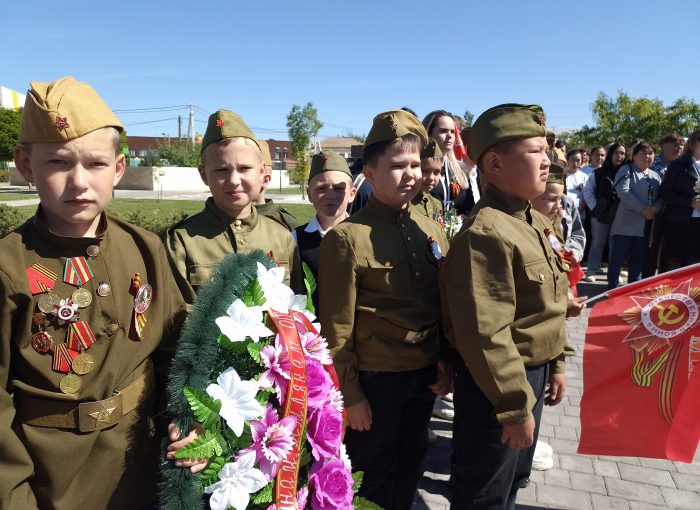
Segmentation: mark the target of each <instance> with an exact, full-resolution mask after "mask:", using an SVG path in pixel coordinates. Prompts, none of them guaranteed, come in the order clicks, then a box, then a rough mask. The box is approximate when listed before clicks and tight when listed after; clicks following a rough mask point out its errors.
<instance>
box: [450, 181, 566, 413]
mask: <svg viewBox="0 0 700 510" xmlns="http://www.w3.org/2000/svg"><path fill="white" fill-rule="evenodd" d="M548 229H551V223H550V222H549V220H548V219H547V218H546V217H545V216H543V215H542V214H540V213H538V212H537V211H535V210H534V209H532V208H531V206H530V203H529V202H524V201H522V200H518V199H515V198H512V197H510V196H508V195H506V194H504V193H502V192H501V191H499V190H498V189H496V188H494V187H493V186H489V187H488V189H487V192H486V193H485V195H484V196H483V197H482V199H481V201H480V202H479V203H478V204H477V205H476V206H475V208H474V209H473V211H472V213H471V214H470V215H469V217H468V218H467V220H466V222H465V226H464V227H463V229H462V232H461V233H460V234H459V235H458V236H457V237H456V238H455V239H454V240H453V241H452V245H451V248H450V253H449V255H448V257H447V260H446V262H445V265H444V267H443V270H442V272H441V274H440V291H441V297H442V302H443V318H444V321H443V325H444V328H445V333H446V335H447V337H448V339H449V342H450V344H451V345H452V346H453V347H454V348H456V349H457V350H458V351H459V353H460V354H461V356H462V359H463V360H464V363H465V365H466V366H467V367H468V369H469V371H470V373H471V374H472V376H473V378H474V380H475V381H476V383H477V384H478V385H479V388H480V389H481V391H482V392H483V393H484V395H485V396H486V397H487V398H488V399H489V401H490V402H491V403H492V404H493V406H494V409H495V412H496V417H497V418H498V420H499V422H501V423H503V424H519V423H523V422H525V421H526V420H527V419H528V418H529V416H530V415H531V410H532V408H533V406H534V404H535V397H534V394H533V392H532V388H531V387H530V385H529V384H528V381H527V378H526V375H525V367H527V366H536V365H540V364H543V363H547V362H550V363H551V365H552V369H553V373H563V372H564V352H565V344H566V335H565V329H564V320H565V316H566V309H567V287H568V280H567V277H566V269H565V267H564V266H563V265H562V263H561V261H560V260H559V257H557V255H556V253H555V252H554V250H553V248H552V246H551V244H550V241H549V239H548V238H547V235H546V234H545V231H548Z"/></svg>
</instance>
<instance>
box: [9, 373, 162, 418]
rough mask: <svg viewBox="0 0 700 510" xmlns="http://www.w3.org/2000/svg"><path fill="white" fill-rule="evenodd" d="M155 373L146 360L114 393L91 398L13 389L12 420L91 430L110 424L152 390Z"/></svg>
mask: <svg viewBox="0 0 700 510" xmlns="http://www.w3.org/2000/svg"><path fill="white" fill-rule="evenodd" d="M154 387H155V376H154V373H153V364H152V363H151V362H150V360H149V361H148V362H147V366H146V369H145V371H144V372H143V374H141V375H140V376H139V377H138V378H137V379H136V380H135V381H134V382H132V383H131V384H129V385H128V386H127V387H126V388H124V389H123V390H120V391H117V392H116V393H115V395H114V396H112V397H110V398H106V399H104V400H97V401H95V402H80V403H77V405H76V402H65V401H61V400H50V399H45V398H41V397H35V396H32V395H26V394H24V393H21V392H15V394H14V404H15V409H17V416H16V418H15V419H16V420H17V421H19V422H20V423H26V424H28V425H33V426H35V427H51V428H60V429H78V430H80V432H92V431H94V430H102V429H105V428H108V427H112V426H114V425H116V424H117V423H119V421H120V420H121V419H122V418H123V417H124V416H126V415H127V414H129V413H130V412H131V411H133V410H134V409H136V408H137V407H138V406H139V404H140V403H141V402H142V401H143V400H145V398H146V397H148V395H149V394H150V393H151V392H152V391H153V388H154Z"/></svg>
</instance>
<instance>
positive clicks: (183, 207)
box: [0, 194, 314, 224]
mask: <svg viewBox="0 0 700 510" xmlns="http://www.w3.org/2000/svg"><path fill="white" fill-rule="evenodd" d="M0 196H3V195H2V194H0ZM203 207H204V202H203V201H200V200H153V199H151V200H149V199H134V198H115V199H114V200H112V202H111V203H110V205H109V207H108V208H107V211H108V212H109V213H111V214H115V215H118V216H125V217H128V216H129V215H131V214H133V213H141V214H143V215H145V216H149V217H161V218H169V217H172V216H179V215H180V213H181V212H185V213H187V214H188V215H192V214H194V213H197V212H199V211H201V210H202V208H203ZM284 208H285V209H287V210H288V211H289V212H290V213H292V214H293V215H294V216H296V217H297V219H298V220H299V221H300V222H301V223H302V224H303V223H307V222H308V221H309V220H310V219H311V218H312V217H313V215H314V208H313V206H312V205H311V204H285V205H284ZM17 209H18V210H19V211H20V212H21V213H22V214H23V215H24V216H25V217H29V216H31V215H32V214H34V211H36V206H35V205H25V206H21V207H18V208H17Z"/></svg>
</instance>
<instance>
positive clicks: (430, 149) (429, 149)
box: [420, 138, 442, 158]
mask: <svg viewBox="0 0 700 510" xmlns="http://www.w3.org/2000/svg"><path fill="white" fill-rule="evenodd" d="M420 157H421V158H441V157H442V151H441V150H440V146H439V145H438V143H437V142H436V141H435V138H428V145H426V146H425V148H424V149H423V150H422V151H420Z"/></svg>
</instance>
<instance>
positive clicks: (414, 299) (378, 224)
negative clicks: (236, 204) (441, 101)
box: [319, 110, 451, 510]
mask: <svg viewBox="0 0 700 510" xmlns="http://www.w3.org/2000/svg"><path fill="white" fill-rule="evenodd" d="M427 142H428V136H427V133H426V132H425V129H424V128H423V126H422V125H421V123H420V121H419V120H418V119H417V118H416V117H415V116H414V115H412V114H410V113H407V112H405V111H401V110H392V111H388V112H384V113H381V114H379V115H377V116H376V117H375V118H374V122H373V124H372V128H371V130H370V132H369V134H368V135H367V140H366V141H365V145H364V151H363V158H362V159H363V161H364V164H365V167H364V173H365V175H366V177H367V180H368V181H369V183H370V184H371V185H372V190H373V191H372V195H371V196H370V198H369V201H368V203H367V206H366V207H364V208H363V209H361V210H360V211H358V212H356V213H355V214H354V215H352V216H350V218H348V219H347V220H345V221H344V222H342V223H340V224H339V225H337V226H336V227H335V228H334V229H332V230H331V231H329V232H328V233H327V234H326V235H325V237H324V238H323V241H322V242H321V254H320V262H319V287H320V298H321V310H320V319H321V326H322V331H323V333H324V335H325V336H326V338H327V340H328V344H329V347H330V348H331V353H332V355H333V360H334V363H335V367H336V370H337V372H338V377H339V380H340V387H341V391H342V393H343V399H344V402H345V406H346V410H347V422H348V425H349V429H348V430H347V431H346V435H345V442H346V445H347V449H348V454H349V455H350V458H352V462H353V466H354V467H355V468H356V469H358V470H362V471H364V482H363V484H362V488H361V489H360V495H362V496H363V497H366V498H368V499H369V500H371V501H374V502H375V503H377V504H378V505H380V506H382V507H383V508H384V509H386V510H405V509H407V508H410V506H411V502H412V500H413V496H414V493H415V489H416V484H417V482H418V479H419V477H420V472H419V469H420V464H421V461H422V459H423V455H424V454H425V451H426V448H427V428H428V423H429V421H430V414H431V411H432V408H433V399H434V397H435V394H434V392H435V393H439V394H444V393H446V392H448V391H449V389H450V385H451V380H450V376H449V375H448V373H447V371H446V370H444V365H443V364H442V363H440V369H438V356H439V353H440V337H439V335H438V327H439V318H440V299H439V290H438V284H437V274H438V267H439V265H440V263H441V259H442V254H441V252H442V253H445V252H446V250H447V239H446V238H445V235H444V233H443V231H442V228H441V227H440V225H439V224H438V223H436V222H435V221H433V220H430V219H428V218H426V217H425V216H423V215H420V214H415V213H414V212H413V210H412V208H410V207H409V204H410V201H411V199H413V197H414V196H415V195H416V194H417V193H418V191H419V189H420V185H421V173H420V151H421V150H422V148H423V147H425V145H426V144H427Z"/></svg>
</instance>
